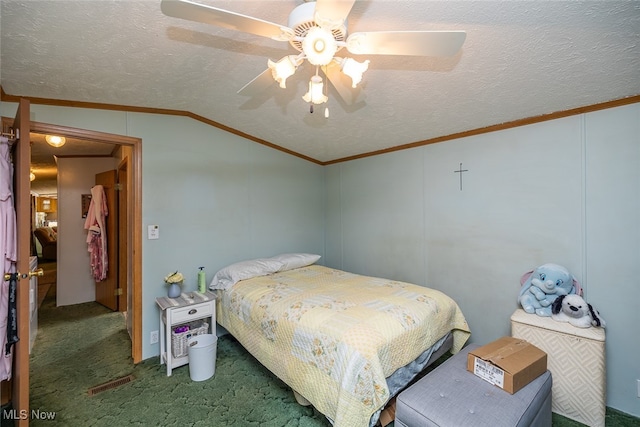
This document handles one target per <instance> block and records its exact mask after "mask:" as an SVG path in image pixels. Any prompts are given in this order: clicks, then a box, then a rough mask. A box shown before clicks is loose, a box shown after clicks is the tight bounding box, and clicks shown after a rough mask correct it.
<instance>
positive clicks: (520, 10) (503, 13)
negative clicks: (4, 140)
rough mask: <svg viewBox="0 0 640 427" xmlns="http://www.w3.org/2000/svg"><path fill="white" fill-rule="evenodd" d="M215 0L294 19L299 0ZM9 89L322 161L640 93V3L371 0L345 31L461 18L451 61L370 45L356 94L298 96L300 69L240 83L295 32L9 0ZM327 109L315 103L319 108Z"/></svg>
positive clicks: (147, 0)
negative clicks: (213, 130) (249, 90)
mask: <svg viewBox="0 0 640 427" xmlns="http://www.w3.org/2000/svg"><path fill="white" fill-rule="evenodd" d="M202 3H203V4H208V5H213V6H215V7H219V8H223V9H227V10H231V11H234V12H238V13H241V14H245V15H251V16H254V17H258V18H261V19H264V20H267V21H270V22H275V23H282V24H283V25H286V24H287V19H288V15H289V12H290V11H291V10H292V9H294V7H295V6H297V5H299V4H300V3H302V0H277V1H269V0H262V1H257V0H255V1H250V0H244V1H238V0H236V1H213V0H202ZM0 17H1V18H0V19H1V21H0V37H1V38H0V48H1V63H0V83H1V85H2V88H3V90H4V91H5V92H6V93H7V94H9V95H16V96H26V97H38V98H47V99H54V100H64V101H76V102H89V103H106V104H115V105H121V106H135V107H145V108H158V109H169V110H178V111H188V112H190V113H192V114H194V115H198V116H200V117H203V118H205V119H207V120H210V121H213V122H216V123H219V124H221V125H222V126H226V127H228V128H231V129H234V130H237V131H238V132H240V133H243V134H246V135H249V136H250V137H251V138H254V139H257V140H262V141H266V142H268V143H270V144H274V145H276V146H279V147H282V148H283V149H285V150H291V151H293V152H295V153H299V154H300V155H302V156H306V157H309V158H311V159H313V160H315V161H318V162H330V161H333V160H336V159H342V158H346V157H349V156H354V155H360V154H363V153H371V152H375V151H378V150H385V149H389V148H391V147H397V146H402V145H406V144H412V143H416V142H420V141H425V140H430V139H433V138H438V137H442V136H445V135H451V134H456V133H459V132H465V131H468V130H473V129H478V128H483V127H486V126H492V125H497V124H500V123H505V122H510V121H514V120H518V119H523V118H530V117H536V116H540V115H545V114H549V113H554V112H558V111H565V110H570V109H574V108H579V107H583V106H588V105H593V104H598V103H602V102H607V101H611V100H618V99H623V98H627V97H630V96H637V95H639V94H640V2H636V1H616V0H611V1H527V0H525V1H466V0H465V1H455V0H454V1H427V0H359V1H356V3H355V5H354V6H353V9H352V10H351V13H350V15H349V18H348V30H349V32H350V33H353V32H356V31H381V30H464V31H466V33H467V37H466V41H465V43H464V45H463V46H462V49H461V50H460V51H459V52H458V53H457V54H456V55H455V56H453V57H445V58H440V57H413V56H383V55H368V56H365V55H362V56H359V57H358V56H356V59H359V60H363V59H369V60H370V61H371V63H370V65H369V70H368V71H367V72H366V73H365V74H364V77H363V80H362V83H361V89H360V93H359V96H360V98H359V100H358V101H357V102H355V103H354V104H351V105H347V104H346V103H345V102H343V101H342V100H341V99H340V98H339V96H338V94H337V93H336V92H335V90H334V89H333V88H332V87H329V89H328V96H329V101H328V107H329V111H330V115H329V118H325V117H324V114H322V113H323V110H324V108H323V107H322V108H321V109H320V111H316V112H314V113H310V112H309V105H308V104H307V103H305V102H304V101H303V100H302V95H303V94H304V93H305V92H306V91H307V89H308V86H307V85H308V81H309V78H310V76H311V75H312V74H313V72H314V70H313V69H311V67H308V66H303V67H301V69H299V70H298V71H297V73H296V75H294V76H292V77H290V78H289V79H288V80H287V88H286V89H281V88H280V87H279V86H278V84H277V83H274V84H272V85H271V86H269V87H268V88H267V89H266V90H264V91H263V92H261V93H259V94H258V95H256V96H253V97H246V96H242V95H239V94H237V91H238V90H239V89H240V88H242V87H243V86H244V85H245V84H246V83H248V82H249V81H251V80H252V79H253V78H254V77H256V76H257V75H259V74H260V73H262V72H263V71H264V70H265V69H266V68H267V60H268V59H271V60H278V59H280V58H281V57H283V56H285V55H288V54H293V53H296V51H294V50H293V48H292V47H291V46H290V45H289V44H288V43H286V42H280V41H275V40H271V39H268V38H265V37H260V36H256V35H253V34H247V33H244V32H240V31H234V30H230V29H224V28H219V27H216V26H212V25H207V24H203V23H196V22H191V21H187V20H182V19H177V18H173V17H169V16H166V15H164V14H163V13H162V12H161V9H160V0H144V1H142V0H140V1H101V0H75V1H65V0H60V1H51V0H49V1H40V0H2V2H1V10H0ZM316 110H317V109H316Z"/></svg>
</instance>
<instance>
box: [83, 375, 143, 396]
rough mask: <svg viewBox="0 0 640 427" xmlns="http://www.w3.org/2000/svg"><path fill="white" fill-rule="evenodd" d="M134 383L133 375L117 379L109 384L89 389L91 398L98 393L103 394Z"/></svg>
mask: <svg viewBox="0 0 640 427" xmlns="http://www.w3.org/2000/svg"><path fill="white" fill-rule="evenodd" d="M131 381H133V375H127V376H126V377H122V378H117V379H115V380H111V381H109V382H107V383H104V384H100V385H97V386H95V387H91V388H90V389H89V396H95V395H96V394H98V393H102V392H103V391H107V390H111V389H112V388H116V387H120V386H121V385H124V384H127V383H130V382H131Z"/></svg>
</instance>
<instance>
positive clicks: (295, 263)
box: [271, 253, 320, 271]
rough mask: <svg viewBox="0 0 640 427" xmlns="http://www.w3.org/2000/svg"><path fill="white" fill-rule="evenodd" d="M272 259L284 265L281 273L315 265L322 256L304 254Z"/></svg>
mask: <svg viewBox="0 0 640 427" xmlns="http://www.w3.org/2000/svg"><path fill="white" fill-rule="evenodd" d="M271 259H273V260H276V261H280V262H281V263H282V264H283V265H282V268H281V269H280V271H286V270H293V269H294V268H300V267H306V266H307V265H311V264H314V263H315V262H316V261H318V260H319V259H320V255H315V254H302V253H293V254H280V255H277V256H274V257H272V258H271Z"/></svg>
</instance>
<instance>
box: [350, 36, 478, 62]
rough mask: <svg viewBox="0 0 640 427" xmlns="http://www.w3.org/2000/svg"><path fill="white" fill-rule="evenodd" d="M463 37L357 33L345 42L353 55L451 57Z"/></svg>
mask: <svg viewBox="0 0 640 427" xmlns="http://www.w3.org/2000/svg"><path fill="white" fill-rule="evenodd" d="M466 37H467V33H466V32H464V31H371V32H361V33H353V34H351V35H350V36H349V37H348V38H347V49H348V50H349V52H351V53H353V54H356V55H360V54H367V55H413V56H453V55H455V54H456V52H458V50H460V48H461V47H462V44H463V43H464V40H465V38H466Z"/></svg>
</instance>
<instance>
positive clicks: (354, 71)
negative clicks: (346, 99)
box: [336, 58, 369, 88]
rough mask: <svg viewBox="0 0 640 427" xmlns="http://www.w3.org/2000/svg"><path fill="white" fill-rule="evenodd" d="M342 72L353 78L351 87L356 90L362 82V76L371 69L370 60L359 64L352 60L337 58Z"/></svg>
mask: <svg viewBox="0 0 640 427" xmlns="http://www.w3.org/2000/svg"><path fill="white" fill-rule="evenodd" d="M336 61H337V62H338V63H339V64H340V66H341V67H342V72H343V73H345V74H346V75H347V76H349V77H351V83H352V85H351V87H353V88H355V87H356V86H357V85H358V83H360V81H361V80H362V74H364V72H365V71H367V70H368V69H369V60H368V59H367V60H366V61H364V62H358V61H356V60H355V59H352V58H336Z"/></svg>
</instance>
